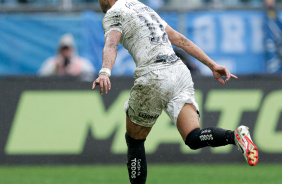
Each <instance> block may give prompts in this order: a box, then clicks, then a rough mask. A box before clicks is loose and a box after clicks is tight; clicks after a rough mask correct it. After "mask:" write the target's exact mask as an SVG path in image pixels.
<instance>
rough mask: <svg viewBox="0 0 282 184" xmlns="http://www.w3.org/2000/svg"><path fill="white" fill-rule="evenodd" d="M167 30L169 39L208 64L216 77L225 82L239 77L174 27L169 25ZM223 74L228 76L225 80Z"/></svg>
mask: <svg viewBox="0 0 282 184" xmlns="http://www.w3.org/2000/svg"><path fill="white" fill-rule="evenodd" d="M165 30H166V32H167V34H168V39H169V40H170V42H171V43H172V44H173V45H175V46H177V47H180V48H182V49H183V50H185V51H186V52H187V53H188V54H190V55H191V56H193V57H194V58H196V59H197V60H199V61H201V62H202V63H203V64H205V65H206V66H208V67H209V68H210V69H211V71H212V72H213V75H214V77H215V78H216V79H217V80H218V81H219V82H221V83H222V84H224V83H225V82H227V81H228V80H229V79H230V77H232V78H235V79H237V77H236V76H235V75H233V74H231V73H230V72H229V71H228V70H227V69H226V67H225V66H220V65H218V64H216V63H215V62H214V61H213V60H212V59H211V58H210V57H209V56H208V55H206V54H205V52H204V51H203V50H202V49H200V48H199V47H198V46H197V45H195V44H194V43H193V42H192V41H191V40H189V39H188V38H186V37H185V36H184V35H182V34H181V33H179V32H177V31H175V30H174V29H172V28H171V27H170V26H169V25H167V26H166V29H165ZM222 76H226V79H225V81H224V80H223V79H222V78H221V77H222Z"/></svg>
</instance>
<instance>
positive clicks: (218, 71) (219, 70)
mask: <svg viewBox="0 0 282 184" xmlns="http://www.w3.org/2000/svg"><path fill="white" fill-rule="evenodd" d="M212 73H213V76H214V78H215V79H216V80H218V81H219V82H220V83H221V84H225V83H226V82H228V81H229V80H230V78H231V77H232V78H234V79H238V77H237V76H235V75H233V74H231V73H230V72H229V71H228V70H227V68H226V67H225V66H220V65H216V66H215V67H214V68H213V71H212ZM222 76H226V79H225V80H223V79H222V78H221V77H222Z"/></svg>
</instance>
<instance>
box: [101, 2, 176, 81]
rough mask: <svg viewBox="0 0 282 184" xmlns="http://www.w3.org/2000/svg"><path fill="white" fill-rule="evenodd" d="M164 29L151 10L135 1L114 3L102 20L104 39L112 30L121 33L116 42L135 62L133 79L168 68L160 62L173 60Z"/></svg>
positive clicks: (164, 23)
mask: <svg viewBox="0 0 282 184" xmlns="http://www.w3.org/2000/svg"><path fill="white" fill-rule="evenodd" d="M166 26H167V23H166V22H165V21H164V20H163V19H161V17H160V16H159V15H158V14H157V13H156V12H155V11H154V10H153V9H151V8H150V7H148V6H146V5H144V4H143V3H141V2H139V1H137V0H118V1H117V2H116V3H115V4H114V5H113V6H112V7H111V9H109V10H108V11H107V13H106V15H105V17H104V19H103V29H104V32H105V36H106V35H107V34H108V33H109V32H110V31H112V30H116V31H119V32H121V33H122V34H121V40H120V43H121V45H122V46H124V47H125V48H126V49H127V50H128V52H129V53H130V54H131V55H132V57H133V59H134V61H135V63H136V67H137V68H136V71H135V77H139V76H142V75H144V74H146V73H148V72H150V71H152V70H155V69H161V68H164V67H167V65H170V64H169V63H166V62H161V61H163V60H168V61H170V62H175V61H176V60H177V57H176V56H175V53H174V51H173V48H172V46H171V43H170V41H169V39H168V36H167V33H166V32H165V27H166ZM156 61H159V62H156Z"/></svg>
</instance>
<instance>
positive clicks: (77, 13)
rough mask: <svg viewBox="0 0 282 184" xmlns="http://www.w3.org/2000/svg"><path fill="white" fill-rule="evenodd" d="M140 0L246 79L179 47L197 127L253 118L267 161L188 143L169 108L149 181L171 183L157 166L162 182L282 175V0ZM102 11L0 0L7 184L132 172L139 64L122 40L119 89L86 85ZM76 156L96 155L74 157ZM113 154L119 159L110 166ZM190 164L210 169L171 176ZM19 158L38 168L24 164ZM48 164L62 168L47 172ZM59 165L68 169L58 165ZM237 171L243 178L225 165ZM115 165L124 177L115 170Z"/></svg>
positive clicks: (154, 139)
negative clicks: (216, 71) (213, 68)
mask: <svg viewBox="0 0 282 184" xmlns="http://www.w3.org/2000/svg"><path fill="white" fill-rule="evenodd" d="M142 2H143V3H145V4H147V5H149V6H150V7H152V8H153V9H154V10H156V11H157V12H158V13H159V14H160V15H161V17H162V18H163V19H164V20H165V21H166V22H167V23H168V24H169V25H170V26H171V27H173V28H174V29H176V30H177V31H179V32H181V33H182V34H184V35H186V36H187V37H188V38H189V39H191V40H192V41H193V42H195V43H196V44H197V45H198V46H199V47H200V48H202V49H203V50H204V51H205V52H206V53H207V54H208V55H209V56H210V57H211V58H212V59H213V60H214V61H216V62H217V63H219V64H221V65H224V66H226V67H227V68H228V69H229V70H230V71H231V72H232V73H233V74H235V75H237V76H238V77H239V79H238V80H231V81H230V82H229V83H228V84H226V85H224V86H222V85H220V84H218V83H217V82H216V81H215V80H214V79H213V78H212V76H211V72H210V71H209V70H208V68H207V67H206V66H204V65H203V64H201V63H200V62H198V61H196V60H195V59H194V58H192V57H190V56H189V55H186V54H185V53H183V50H179V49H178V48H175V52H176V53H177V55H178V56H179V57H181V58H182V60H183V61H184V62H185V63H186V65H187V67H188V68H189V69H190V70H191V73H192V76H193V79H194V82H195V89H196V99H197V102H198V103H199V105H200V111H201V125H202V127H209V126H220V127H222V128H226V129H231V130H234V129H235V128H237V127H238V126H239V125H240V124H244V125H247V126H249V127H250V131H251V134H252V138H253V140H254V142H255V143H256V144H257V146H258V149H259V154H260V160H259V164H261V165H259V164H258V167H256V169H253V170H249V169H246V168H245V167H243V166H242V167H243V168H241V164H244V166H245V165H246V164H247V163H245V160H244V158H243V156H242V155H241V153H240V152H239V151H238V150H237V149H236V148H235V147H231V146H230V147H224V148H204V149H202V150H198V151H192V150H190V149H189V148H188V147H186V146H185V145H184V143H183V142H182V140H181V137H180V135H179V134H178V132H177V129H176V127H175V126H174V125H172V123H171V121H170V119H169V118H168V116H167V115H165V113H163V114H162V115H161V116H160V117H159V119H158V121H157V124H156V125H155V126H154V128H153V129H152V132H151V133H150V135H149V136H148V139H147V141H146V152H147V154H148V155H147V159H148V163H149V164H148V165H149V168H150V164H163V165H161V166H160V167H158V166H154V167H152V172H153V173H154V174H152V173H150V174H149V180H148V181H149V182H148V183H166V182H163V181H164V180H162V177H161V176H167V178H166V179H165V181H167V183H186V182H184V181H186V180H185V177H186V179H187V177H189V179H191V180H192V181H195V183H206V182H209V183H213V181H214V183H223V182H224V181H225V180H224V179H221V180H219V178H218V177H217V172H216V171H217V170H218V169H219V168H223V169H222V170H221V171H220V172H221V173H224V174H223V175H226V180H228V181H229V183H232V181H234V183H235V181H236V182H238V181H241V183H245V182H248V181H249V182H253V181H256V183H266V182H267V183H271V182H272V183H279V182H280V181H281V179H282V178H281V176H280V174H281V172H282V166H281V163H282V146H281V142H282V134H281V131H282V117H281V112H282V90H281V87H282V75H281V74H282V32H281V31H282V24H281V20H282V11H281V10H282V0H276V1H275V0H265V1H263V0H142ZM103 16H104V14H103V13H102V12H101V10H100V6H99V3H98V0H0V88H1V90H0V117H1V119H0V183H1V184H2V183H3V184H9V183H17V184H18V183H24V182H23V181H25V182H26V183H48V182H49V183H78V182H79V183H81V182H82V183H83V181H84V183H93V181H95V182H94V183H127V182H128V180H127V173H126V172H127V171H126V167H125V164H124V163H125V162H126V144H125V140H124V133H125V113H124V112H123V105H124V102H125V101H126V100H127V99H128V96H129V93H130V89H131V87H132V86H133V82H134V79H133V73H134V70H135V64H134V62H133V59H132V57H131V56H130V55H129V53H128V52H127V50H126V49H124V48H123V47H122V46H119V49H118V57H117V61H116V64H115V66H114V68H113V71H112V77H111V81H112V90H111V91H110V93H109V94H108V95H104V96H101V95H100V94H99V93H98V91H91V86H92V81H93V80H94V79H95V77H97V75H98V72H99V70H100V68H101V65H102V50H103V46H104V32H103V29H102V19H103ZM73 164H75V165H81V164H82V165H85V164H91V165H90V166H88V167H82V166H72V167H70V166H69V165H73ZM112 164H114V165H116V166H115V167H114V168H112V170H111V168H109V167H108V165H112ZM183 164H184V166H183ZM195 164H196V165H198V164H200V165H201V164H204V165H205V166H197V167H196V168H197V170H198V171H199V172H200V173H202V174H203V173H204V174H206V175H208V174H207V173H209V175H208V176H209V177H213V178H205V177H201V176H198V175H197V174H196V173H195V174H192V175H188V176H187V175H186V173H185V172H184V173H182V174H183V175H181V176H182V177H183V178H184V179H183V180H181V179H180V178H181V177H179V178H177V179H178V180H175V177H171V175H170V174H167V175H166V174H164V173H171V172H172V170H174V169H175V172H176V171H177V173H181V172H183V171H184V170H186V169H187V171H189V172H193V171H194V168H195ZM218 164H228V165H225V166H224V167H222V166H219V167H217V165H218ZM272 164H275V165H276V166H275V168H273V167H272ZM22 165H23V166H26V165H36V166H34V167H30V168H29V169H30V170H28V169H26V168H25V167H24V168H22V167H21V166H22ZM42 165H44V166H45V165H51V166H52V165H56V167H50V168H49V167H47V168H44V169H43V170H40V168H41V166H42ZM58 165H67V167H62V166H60V167H62V168H61V169H58V170H56V169H55V168H59V167H58ZM105 165H106V166H105ZM270 165H271V166H270ZM12 166H13V167H12ZM39 166H40V167H39ZM120 168H122V169H120ZM103 169H105V170H103ZM177 169H179V170H177ZM234 170H236V172H237V173H238V174H240V176H242V178H237V177H236V174H235V175H228V174H230V173H233V172H234ZM239 170H240V171H242V173H241V172H240V171H239ZM206 171H208V172H207V173H206ZM25 172H26V173H25ZM108 172H109V173H111V174H113V175H115V177H117V178H119V179H118V180H114V179H111V177H108V175H107V174H105V173H108ZM279 172H280V174H279ZM31 173H35V174H34V175H32V177H31ZM72 173H73V174H72ZM75 173H79V174H75ZM91 173H92V174H91ZM93 173H96V174H93ZM177 173H175V174H177ZM86 174H88V175H87V176H90V175H91V177H89V178H88V177H87V176H86ZM15 175H16V176H17V177H16V178H15ZM59 175H60V176H61V175H62V176H63V175H64V176H66V177H65V178H61V177H60V176H59ZM4 176H5V177H4ZM36 176H38V178H36ZM191 176H194V179H193V177H191ZM72 177H74V179H73V180H71V181H70V178H72ZM31 178H33V180H31ZM42 178H44V180H42ZM82 178H84V179H87V181H86V180H82ZM97 178H98V179H97ZM232 179H234V180H232ZM50 181H51V182H50Z"/></svg>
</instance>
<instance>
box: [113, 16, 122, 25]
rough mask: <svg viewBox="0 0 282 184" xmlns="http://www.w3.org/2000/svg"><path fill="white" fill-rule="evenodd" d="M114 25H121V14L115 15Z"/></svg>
mask: <svg viewBox="0 0 282 184" xmlns="http://www.w3.org/2000/svg"><path fill="white" fill-rule="evenodd" d="M113 18H114V24H113V25H114V26H120V25H121V21H120V15H115V16H114V17H113Z"/></svg>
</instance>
